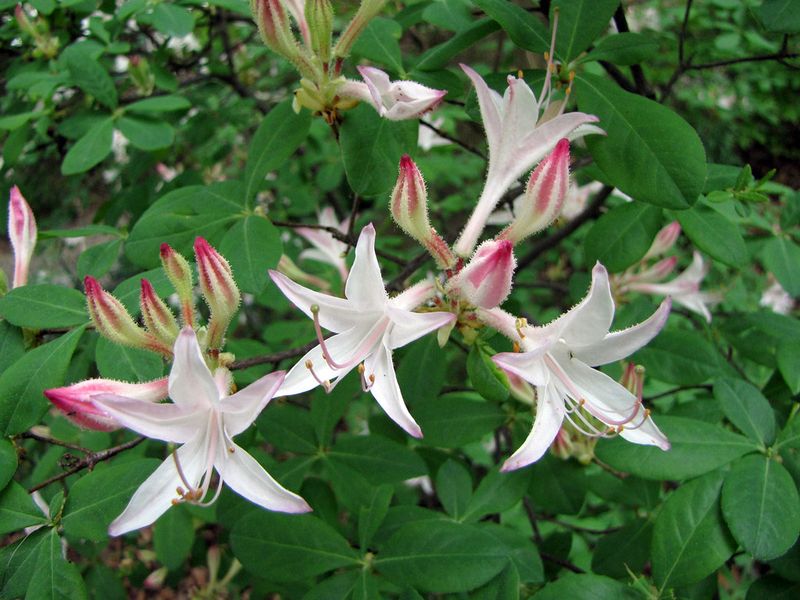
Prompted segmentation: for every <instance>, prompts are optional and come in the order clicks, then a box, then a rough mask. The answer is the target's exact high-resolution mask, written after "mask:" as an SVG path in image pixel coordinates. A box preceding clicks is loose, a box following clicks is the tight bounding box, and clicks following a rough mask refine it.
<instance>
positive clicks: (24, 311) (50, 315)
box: [0, 284, 89, 329]
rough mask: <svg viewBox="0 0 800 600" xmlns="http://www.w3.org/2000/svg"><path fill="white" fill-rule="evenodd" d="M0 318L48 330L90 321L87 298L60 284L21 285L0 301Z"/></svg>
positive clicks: (20, 325)
mask: <svg viewBox="0 0 800 600" xmlns="http://www.w3.org/2000/svg"><path fill="white" fill-rule="evenodd" d="M0 316H2V317H3V318H4V319H6V320H8V322H9V323H11V324H13V325H16V326H17V327H28V328H31V329H50V328H54V327H72V326H73V325H80V324H82V323H87V322H88V321H89V315H88V313H87V312H86V298H85V297H84V295H83V294H81V293H80V292H79V291H78V290H73V289H71V288H65V287H61V286H59V285H49V284H41V285H24V286H22V287H18V288H15V289H13V290H11V291H10V292H8V294H6V295H5V296H3V297H2V298H0Z"/></svg>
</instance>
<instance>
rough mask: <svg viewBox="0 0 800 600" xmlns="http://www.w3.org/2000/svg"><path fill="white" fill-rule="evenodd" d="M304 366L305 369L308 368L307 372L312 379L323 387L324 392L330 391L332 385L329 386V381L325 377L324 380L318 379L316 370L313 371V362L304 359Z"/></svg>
mask: <svg viewBox="0 0 800 600" xmlns="http://www.w3.org/2000/svg"><path fill="white" fill-rule="evenodd" d="M305 366H306V369H308V370H309V372H310V373H311V376H312V377H313V378H314V380H315V381H316V382H317V383H318V384H320V385H321V386H322V387H323V388H325V392H326V393H330V391H331V390H332V389H333V387H331V382H330V381H328V380H327V379H325V380H324V381H323V380H322V379H320V377H319V375H317V373H316V371H314V363H313V362H311V359H308V360H306V362H305Z"/></svg>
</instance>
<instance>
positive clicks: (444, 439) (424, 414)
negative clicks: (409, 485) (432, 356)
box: [414, 393, 505, 448]
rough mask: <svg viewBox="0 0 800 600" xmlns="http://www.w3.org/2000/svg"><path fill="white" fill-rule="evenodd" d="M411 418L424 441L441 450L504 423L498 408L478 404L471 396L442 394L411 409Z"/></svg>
mask: <svg viewBox="0 0 800 600" xmlns="http://www.w3.org/2000/svg"><path fill="white" fill-rule="evenodd" d="M414 416H415V418H416V419H417V422H418V423H419V424H420V427H422V432H423V434H424V435H425V442H426V443H427V444H429V445H431V446H441V447H443V448H457V447H459V446H461V445H463V444H466V443H469V442H473V441H476V440H479V439H481V438H482V437H483V436H484V435H486V434H487V433H489V432H491V431H494V429H495V428H496V427H498V426H499V425H501V424H502V423H503V421H504V420H505V414H504V413H503V411H502V410H501V409H500V407H498V406H497V405H495V404H490V403H488V402H485V401H481V398H480V396H478V395H477V394H475V393H469V394H467V393H453V394H444V395H443V396H440V397H439V398H435V399H433V400H431V401H430V402H426V403H425V404H420V405H419V406H418V407H415V409H414Z"/></svg>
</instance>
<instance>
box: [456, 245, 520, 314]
mask: <svg viewBox="0 0 800 600" xmlns="http://www.w3.org/2000/svg"><path fill="white" fill-rule="evenodd" d="M516 266H517V260H516V259H515V258H514V247H513V244H512V243H511V242H510V241H509V240H486V241H485V242H483V243H482V244H481V245H480V246H478V249H477V250H476V251H475V254H474V255H473V256H472V258H471V259H470V261H469V263H467V266H466V267H464V268H463V269H462V270H461V271H459V272H458V274H457V275H455V276H454V277H452V278H451V279H450V280H449V281H448V282H447V293H448V296H450V297H451V298H464V299H466V300H467V301H468V302H470V304H472V305H473V306H480V307H483V308H493V307H495V306H498V305H500V304H502V302H503V300H505V299H506V298H507V297H508V295H509V294H510V293H511V285H512V281H513V278H514V269H515V268H516Z"/></svg>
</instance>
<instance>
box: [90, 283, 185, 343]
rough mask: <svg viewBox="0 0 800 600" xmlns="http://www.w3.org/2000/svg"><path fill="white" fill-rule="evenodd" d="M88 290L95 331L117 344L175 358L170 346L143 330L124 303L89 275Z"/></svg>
mask: <svg viewBox="0 0 800 600" xmlns="http://www.w3.org/2000/svg"><path fill="white" fill-rule="evenodd" d="M83 284H84V287H85V289H86V305H87V307H88V310H89V316H90V317H91V319H92V323H94V326H95V329H97V331H98V332H99V333H100V334H101V335H103V336H104V337H106V338H107V339H109V340H111V341H112V342H114V343H116V344H121V345H123V346H131V347H133V348H146V349H148V350H153V351H154V352H160V353H161V354H163V355H165V356H172V350H171V349H170V348H169V346H167V345H165V344H164V343H163V342H160V341H159V340H158V339H156V338H155V336H153V335H151V334H149V333H148V332H146V331H145V330H144V329H142V328H141V327H139V326H138V325H137V324H136V323H135V322H134V320H133V317H131V315H130V314H129V313H128V311H127V310H126V308H125V307H124V306H123V304H122V302H120V301H119V300H117V299H116V298H114V296H112V295H111V294H109V293H108V292H107V291H105V290H104V289H103V288H102V286H101V285H100V283H99V282H98V281H97V280H96V279H95V278H94V277H91V276H89V275H87V276H86V278H85V279H84V280H83Z"/></svg>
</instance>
